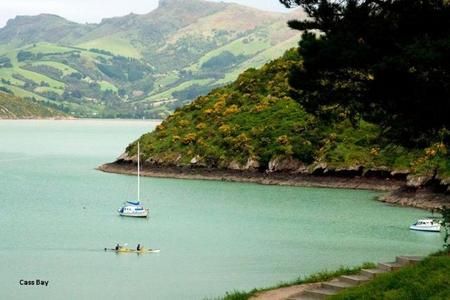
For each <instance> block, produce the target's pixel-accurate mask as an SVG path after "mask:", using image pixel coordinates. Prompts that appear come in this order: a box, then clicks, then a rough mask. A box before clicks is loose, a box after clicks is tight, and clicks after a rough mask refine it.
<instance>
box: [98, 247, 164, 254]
mask: <svg viewBox="0 0 450 300" xmlns="http://www.w3.org/2000/svg"><path fill="white" fill-rule="evenodd" d="M105 251H113V252H116V253H158V252H160V251H161V250H159V249H150V248H142V249H140V250H136V249H132V248H127V247H120V248H119V249H118V250H116V249H108V248H105Z"/></svg>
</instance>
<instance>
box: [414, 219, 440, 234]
mask: <svg viewBox="0 0 450 300" xmlns="http://www.w3.org/2000/svg"><path fill="white" fill-rule="evenodd" d="M409 229H411V230H417V231H430V232H440V231H441V224H440V223H439V221H437V220H433V219H420V220H417V222H416V223H414V224H412V225H411V226H409Z"/></svg>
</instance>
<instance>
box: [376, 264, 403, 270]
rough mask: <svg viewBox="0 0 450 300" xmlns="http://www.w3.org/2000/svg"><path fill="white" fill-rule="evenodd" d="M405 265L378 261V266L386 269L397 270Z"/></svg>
mask: <svg viewBox="0 0 450 300" xmlns="http://www.w3.org/2000/svg"><path fill="white" fill-rule="evenodd" d="M401 267H403V265H402V264H399V263H397V262H389V263H378V268H379V269H383V270H386V271H395V270H398V269H400V268H401Z"/></svg>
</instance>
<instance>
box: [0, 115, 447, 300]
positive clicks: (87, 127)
mask: <svg viewBox="0 0 450 300" xmlns="http://www.w3.org/2000/svg"><path fill="white" fill-rule="evenodd" d="M155 125H156V123H155V122H149V121H94V120H83V121H1V122H0V204H1V208H0V238H1V239H0V241H1V244H0V266H1V267H0V298H1V299H31V298H32V299H129V298H144V299H204V298H206V297H218V296H221V295H223V294H224V293H225V292H226V291H230V290H234V289H239V290H241V289H245V290H248V289H252V288H254V287H264V286H268V285H273V284H275V283H278V282H280V281H288V280H292V279H295V278H297V277H298V276H300V275H307V274H310V273H312V272H316V271H320V270H324V269H334V268H337V267H339V266H340V265H357V264H360V263H362V262H365V261H383V260H386V261H388V260H392V259H393V258H394V257H395V255H399V254H411V255H423V254H427V253H430V252H432V251H435V250H437V249H438V248H439V247H440V245H441V237H440V236H439V234H429V233H428V234H426V233H418V232H410V231H409V230H408V225H409V224H410V223H411V222H413V221H414V220H415V219H417V218H419V217H421V216H424V215H427V213H426V212H424V211H421V210H416V209H407V208H397V207H390V206H387V205H385V204H382V203H380V202H377V201H374V200H373V199H374V197H375V196H376V193H374V192H369V191H353V190H333V189H313V188H295V187H278V186H261V185H253V184H241V183H227V182H212V181H211V182H208V181H191V180H171V179H153V178H143V179H142V194H143V200H144V202H145V203H146V204H147V205H148V206H149V207H150V208H151V218H150V219H148V220H141V219H126V218H121V217H119V216H117V214H116V210H117V208H118V207H119V206H120V204H121V203H122V202H123V201H124V200H133V199H135V194H136V178H135V177H131V176H123V175H115V174H105V173H101V172H98V171H96V170H95V169H94V168H95V167H96V166H98V165H100V164H102V163H104V162H108V161H112V160H114V159H115V158H116V157H117V156H118V155H120V154H121V152H122V151H123V150H124V148H125V146H126V145H127V144H128V143H130V142H131V141H133V140H135V139H136V138H138V137H139V136H140V135H141V134H142V133H144V132H147V131H149V130H151V129H153V128H154V126H155ZM116 242H121V243H129V245H130V246H135V245H136V244H137V243H138V242H139V243H141V244H143V245H144V246H148V247H154V248H160V249H161V253H159V254H147V255H135V254H121V255H117V254H115V253H105V252H104V251H103V250H102V249H103V248H105V247H112V246H113V245H114V244H115V243H116ZM21 279H24V280H35V279H43V280H49V281H50V283H49V286H48V287H37V286H31V287H30V286H28V287H26V286H20V285H19V280H21Z"/></svg>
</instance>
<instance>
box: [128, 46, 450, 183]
mask: <svg viewBox="0 0 450 300" xmlns="http://www.w3.org/2000/svg"><path fill="white" fill-rule="evenodd" d="M300 65H301V61H300V58H299V56H298V54H297V51H295V50H291V51H288V52H287V53H286V54H285V55H284V56H283V57H282V58H280V59H277V60H275V61H272V62H270V63H268V64H267V65H265V66H264V67H262V68H261V69H259V70H256V69H249V70H247V71H246V72H244V73H243V74H242V75H240V76H239V78H238V79H237V80H236V81H235V82H234V83H232V84H229V85H227V86H225V87H223V88H219V89H216V90H214V91H212V92H211V93H209V94H208V95H207V96H203V97H199V98H198V99H197V100H195V101H194V102H193V103H191V104H189V105H186V106H184V107H183V108H181V109H177V110H176V111H175V113H173V114H172V115H171V116H169V117H168V118H167V119H166V120H165V121H164V122H163V123H162V124H161V125H159V126H158V127H157V129H156V130H155V131H154V132H151V133H148V134H145V135H144V136H142V137H141V138H140V142H141V149H142V152H143V158H144V159H145V160H146V161H147V162H149V163H155V164H157V165H162V166H197V167H210V168H225V169H227V168H228V169H241V170H253V169H259V170H270V171H277V170H288V171H294V172H305V173H316V172H318V174H319V173H323V172H328V173H329V174H333V172H339V171H347V172H355V173H362V172H382V173H386V174H387V176H389V174H390V172H391V171H395V172H397V173H400V174H408V173H411V174H415V175H429V176H432V175H433V174H434V172H435V171H436V174H437V177H438V178H440V179H444V180H445V179H447V180H448V179H449V178H450V159H449V157H448V154H447V150H446V146H445V145H444V144H442V143H440V142H439V140H438V139H437V140H432V139H431V140H430V145H429V147H428V148H426V149H411V148H405V147H404V146H400V145H397V144H393V143H392V142H390V141H389V140H386V139H384V138H383V135H382V134H380V128H379V127H378V126H377V125H374V124H371V123H368V122H365V121H364V120H360V121H359V122H358V123H357V124H352V123H351V122H350V120H349V118H348V117H347V115H346V114H345V112H344V111H340V110H338V109H336V108H331V109H330V110H329V111H328V112H327V117H326V118H325V117H323V118H320V119H319V118H316V117H314V116H313V115H311V114H308V113H306V112H305V110H304V109H303V108H302V106H300V105H299V104H298V103H296V102H295V101H294V100H293V99H292V98H291V97H290V92H291V88H290V87H289V85H288V73H289V70H291V69H292V67H294V66H300ZM127 152H128V156H129V157H132V156H133V155H135V153H136V142H135V143H133V144H132V145H130V146H129V147H128V148H127Z"/></svg>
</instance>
